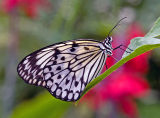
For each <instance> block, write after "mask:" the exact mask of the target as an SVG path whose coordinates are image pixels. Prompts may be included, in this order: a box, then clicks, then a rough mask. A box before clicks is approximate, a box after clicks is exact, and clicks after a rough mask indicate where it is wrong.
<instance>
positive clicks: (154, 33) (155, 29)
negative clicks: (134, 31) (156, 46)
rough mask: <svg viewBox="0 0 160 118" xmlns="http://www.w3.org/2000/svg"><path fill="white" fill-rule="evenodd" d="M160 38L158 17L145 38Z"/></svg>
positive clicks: (159, 20)
mask: <svg viewBox="0 0 160 118" xmlns="http://www.w3.org/2000/svg"><path fill="white" fill-rule="evenodd" d="M158 36H160V17H159V18H158V19H157V20H156V22H155V23H154V25H153V27H152V28H151V30H150V31H149V32H148V33H147V34H146V36H145V37H158Z"/></svg>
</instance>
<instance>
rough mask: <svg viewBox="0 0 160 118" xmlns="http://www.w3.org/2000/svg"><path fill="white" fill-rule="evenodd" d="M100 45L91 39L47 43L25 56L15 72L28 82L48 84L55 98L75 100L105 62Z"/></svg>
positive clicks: (104, 55) (40, 84)
mask: <svg viewBox="0 0 160 118" xmlns="http://www.w3.org/2000/svg"><path fill="white" fill-rule="evenodd" d="M100 45H102V44H101V43H100V42H98V41H94V40H72V41H66V42H63V43H58V44H54V45H51V46H47V47H45V48H42V49H40V50H38V51H36V52H33V53H32V54H30V55H28V56H27V57H25V58H24V59H23V60H22V61H21V63H20V64H19V65H18V73H19V75H20V77H22V78H23V79H24V80H25V81H26V82H27V83H29V84H34V85H38V86H43V87H45V88H47V89H48V91H49V92H50V93H51V94H52V95H53V96H55V97H56V98H58V99H61V100H65V101H76V100H78V99H79V97H80V95H81V93H82V91H83V90H84V88H85V87H86V85H87V84H88V83H89V82H90V81H91V80H92V79H94V78H95V77H96V76H97V75H98V74H99V73H100V71H101V69H102V67H103V65H104V63H105V59H106V54H105V53H104V52H103V51H102V50H101V48H100Z"/></svg>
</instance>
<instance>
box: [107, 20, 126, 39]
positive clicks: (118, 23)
mask: <svg viewBox="0 0 160 118" xmlns="http://www.w3.org/2000/svg"><path fill="white" fill-rule="evenodd" d="M125 18H127V17H124V18H122V19H120V20H119V21H118V22H117V23H116V25H115V26H114V27H113V28H112V29H111V30H110V31H109V33H108V36H107V37H109V36H110V34H111V32H112V31H113V30H114V29H115V28H116V27H117V26H118V25H120V22H121V21H122V20H124V19H125Z"/></svg>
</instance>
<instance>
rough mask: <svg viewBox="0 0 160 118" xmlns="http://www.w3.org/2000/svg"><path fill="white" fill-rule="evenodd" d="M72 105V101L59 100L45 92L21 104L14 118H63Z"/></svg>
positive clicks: (14, 113) (15, 111)
mask: <svg viewBox="0 0 160 118" xmlns="http://www.w3.org/2000/svg"><path fill="white" fill-rule="evenodd" d="M70 106H71V103H69V102H63V101H60V100H57V99H55V98H53V97H52V96H51V95H50V94H49V93H48V92H43V93H41V94H39V95H37V96H36V97H35V98H34V99H32V100H29V101H24V102H23V103H22V104H21V105H19V106H18V107H17V108H16V109H15V110H14V112H13V115H12V118H28V117H29V118H43V117H45V118H61V117H62V116H63V115H64V113H65V112H66V111H67V110H68V108H69V107H70ZM22 109H23V110H22ZM46 114H47V115H46Z"/></svg>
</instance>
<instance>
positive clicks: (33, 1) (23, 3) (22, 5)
mask: <svg viewBox="0 0 160 118" xmlns="http://www.w3.org/2000/svg"><path fill="white" fill-rule="evenodd" d="M48 5H49V2H48V1H47V0H3V1H2V3H1V6H2V9H3V11H5V12H7V13H10V12H12V11H14V10H17V9H18V10H22V11H24V13H25V14H26V15H27V16H29V17H35V16H37V14H38V9H39V8H42V7H43V8H44V7H45V8H47V6H48Z"/></svg>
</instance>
